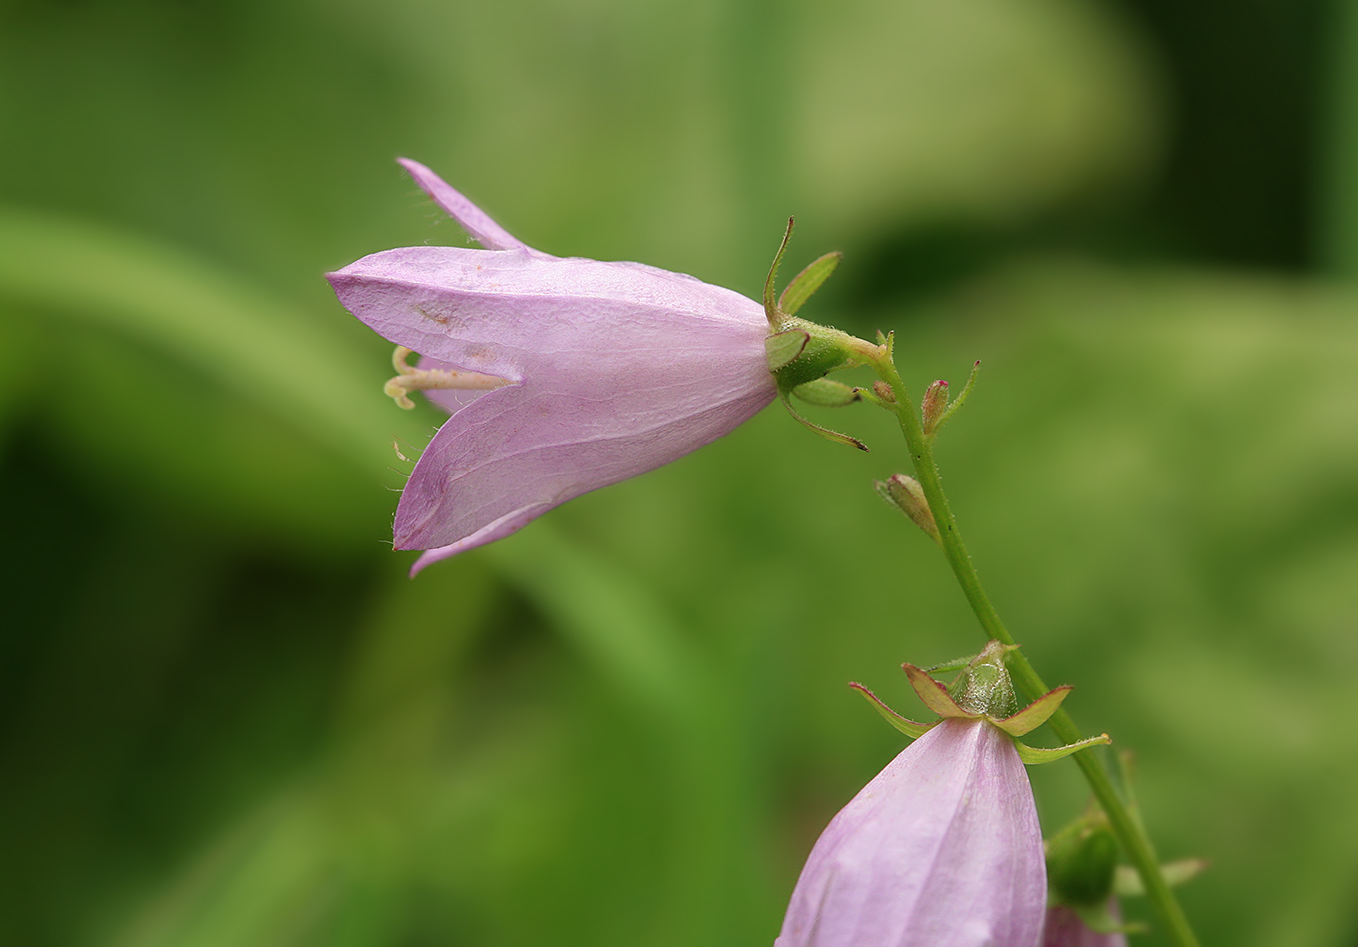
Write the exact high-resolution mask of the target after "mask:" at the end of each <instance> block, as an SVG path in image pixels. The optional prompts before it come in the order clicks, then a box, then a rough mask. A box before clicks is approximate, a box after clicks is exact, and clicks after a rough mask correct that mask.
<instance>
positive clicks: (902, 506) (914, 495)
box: [876, 474, 940, 542]
mask: <svg viewBox="0 0 1358 947" xmlns="http://www.w3.org/2000/svg"><path fill="white" fill-rule="evenodd" d="M876 487H877V492H878V493H879V494H881V496H882V499H883V500H886V501H887V502H888V503H890V504H891V505H892V506H894V507H896V509H898V510H900V511H901V512H902V513H904V514H905V515H906V516H908V517H910V521H911V522H912V523H914V524H915V525H916V526H918V527H919V528H920V529H922V530H924V531H925V532H926V533H928V534H929V535H930V536H932V537H933V538H934V542H939V541H940V540H939V535H938V524H937V523H935V522H934V514H933V511H932V510H930V509H929V501H928V500H927V499H925V496H924V488H923V487H921V486H920V484H919V481H918V480H916V479H915V478H914V477H907V476H906V475H905V474H892V475H891V477H890V479H887V480H879V481H877V483H876Z"/></svg>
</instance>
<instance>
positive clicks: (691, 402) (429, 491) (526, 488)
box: [328, 159, 778, 573]
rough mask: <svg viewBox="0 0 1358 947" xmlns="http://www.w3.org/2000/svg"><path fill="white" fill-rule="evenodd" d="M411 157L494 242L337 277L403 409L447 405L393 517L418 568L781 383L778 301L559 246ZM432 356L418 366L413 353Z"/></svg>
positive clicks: (391, 259) (686, 445)
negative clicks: (520, 235) (386, 346)
mask: <svg viewBox="0 0 1358 947" xmlns="http://www.w3.org/2000/svg"><path fill="white" fill-rule="evenodd" d="M401 164H402V165H403V166H404V167H405V169H406V170H407V171H409V172H410V174H411V176H412V177H414V179H415V182H416V183H417V184H418V185H419V186H420V187H421V188H422V189H423V190H424V191H425V193H427V194H428V195H429V196H430V197H431V198H433V200H434V201H435V203H437V204H438V205H439V206H440V207H442V208H443V209H444V210H445V211H447V212H448V213H449V214H450V215H452V217H453V218H454V219H455V220H456V221H457V222H458V223H459V224H461V225H462V227H463V229H464V230H466V231H467V233H468V234H469V235H470V236H471V237H472V238H473V239H475V240H476V241H477V242H478V243H480V244H481V245H482V246H483V247H484V248H485V249H483V250H478V249H471V248H463V247H432V246H426V247H405V248H401V249H396V250H385V251H383V252H381V253H374V254H372V255H370V256H366V257H364V258H363V259H361V260H359V261H358V262H356V263H352V264H350V265H349V266H346V267H344V268H343V269H342V270H339V271H338V272H335V273H331V274H329V275H328V279H329V280H330V283H331V285H332V286H333V287H334V289H335V293H336V294H337V295H338V296H339V299H340V302H341V303H343V304H344V306H345V308H347V309H348V310H349V311H350V312H352V313H353V314H354V315H355V316H357V317H358V318H359V319H360V320H362V321H363V322H364V323H366V324H367V325H368V326H370V327H371V328H372V329H374V330H376V331H377V332H378V333H379V334H380V335H382V336H384V337H385V338H386V339H388V340H389V341H391V342H393V343H395V344H396V345H397V346H398V348H397V356H396V364H397V370H398V371H399V372H400V374H399V375H398V376H397V377H396V378H394V379H393V380H392V382H390V383H389V384H388V393H389V394H392V395H393V396H394V397H396V398H397V400H398V402H400V403H402V405H403V406H407V407H408V406H410V404H411V403H410V402H409V400H408V399H407V398H406V397H405V394H406V391H407V390H411V389H420V390H424V391H425V393H426V395H427V396H428V397H429V398H430V399H431V400H433V401H434V402H435V403H437V404H439V405H440V406H442V407H443V408H444V409H446V410H447V411H449V412H450V414H451V417H449V419H448V420H447V421H446V422H444V424H443V426H442V427H441V428H440V429H439V431H438V433H437V434H435V435H434V438H433V440H432V441H430V443H429V446H428V447H427V448H426V450H425V451H424V453H423V455H422V456H421V457H420V459H419V461H418V462H417V463H416V464H415V468H414V470H413V471H412V472H411V475H410V479H409V481H408V482H407V483H406V487H405V490H404V492H403V493H402V494H401V501H400V503H399V505H398V506H397V510H396V521H395V527H394V532H395V547H396V548H397V549H419V550H424V551H425V552H424V555H422V556H420V557H419V559H418V560H417V561H416V563H415V566H414V568H413V569H412V573H414V572H418V571H419V570H420V569H422V568H424V567H425V566H427V565H429V564H430V563H433V562H437V561H439V560H441V559H446V558H448V557H449V556H454V555H457V554H458V553H460V552H464V551H466V550H468V549H474V548H475V547H477V546H481V545H484V544H486V543H489V542H493V541H495V540H497V539H501V538H503V537H505V536H508V535H509V534H510V533H513V532H514V531H516V530H518V529H519V528H521V527H522V526H524V525H525V524H527V523H528V522H530V521H531V520H533V519H535V518H536V517H538V516H541V515H542V514H543V513H546V512H547V511H548V510H550V509H552V508H553V507H556V506H559V505H560V504H562V503H565V502H566V501H567V500H570V499H572V498H573V497H577V496H579V495H580V494H582V493H587V492H588V491H590V490H594V489H596V488H598V487H603V486H607V485H608V484H612V483H617V482H618V481H620V480H625V479H627V478H629V477H635V476H637V475H638V474H642V473H645V472H646V471H649V470H653V469H655V468H656V467H659V466H661V465H663V464H667V463H669V462H670V461H672V460H676V459H678V458H680V457H682V456H684V455H685V454H687V453H689V452H690V451H694V450H697V449H698V448H699V447H702V446H704V445H705V444H708V443H711V442H712V441H714V440H716V439H717V438H719V437H721V436H722V435H724V434H727V433H728V432H730V431H731V430H733V429H734V428H736V427H737V426H739V425H740V424H742V423H743V422H745V421H746V420H748V419H749V418H751V417H752V416H753V415H754V414H755V413H757V412H758V411H759V410H760V409H761V408H763V407H764V406H765V405H767V404H769V403H770V402H771V401H772V400H773V399H774V397H775V396H776V395H777V394H778V388H777V384H776V382H775V379H774V376H773V375H772V374H771V373H770V370H769V364H768V358H767V356H766V353H765V342H764V339H765V336H767V335H768V333H769V324H768V322H767V321H766V314H765V310H764V308H763V307H762V306H761V305H760V303H757V302H755V301H754V300H752V299H748V298H746V297H745V296H742V295H740V294H739V293H736V292H733V291H731V290H728V289H722V288H721V287H718V286H712V285H709V284H707V283H704V282H702V281H700V280H697V279H695V278H693V277H691V276H685V275H683V274H680V273H671V272H668V271H666V270H661V269H656V268H655V267H650V266H645V265H643V264H640V263H621V262H619V263H607V262H599V261H596V260H586V259H577V258H563V257H555V256H551V255H550V254H547V253H543V252H542V251H540V250H534V249H532V248H531V247H528V246H526V245H525V244H524V243H523V242H522V241H520V240H518V239H516V238H515V237H513V236H511V235H510V234H509V233H508V232H507V231H505V230H504V228H502V227H500V225H499V224H497V223H495V221H493V220H491V219H490V217H488V216H487V215H486V214H485V213H484V212H483V211H481V209H480V208H478V207H476V206H475V205H474V204H472V203H471V202H470V201H469V200H467V199H466V198H465V197H463V196H462V195H461V194H460V193H458V192H457V191H455V190H454V189H453V188H452V187H450V186H449V185H448V184H446V183H445V182H444V181H442V180H441V179H440V178H439V177H438V176H437V175H435V174H434V173H433V172H432V171H430V170H429V169H428V168H426V167H425V166H424V165H422V164H419V163H418V162H415V161H410V160H408V159H402V160H401ZM412 352H413V353H418V354H419V355H420V356H421V360H420V362H419V364H418V367H411V366H409V365H408V364H407V363H406V358H407V356H408V355H409V354H411V353H412Z"/></svg>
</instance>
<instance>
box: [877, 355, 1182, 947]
mask: <svg viewBox="0 0 1358 947" xmlns="http://www.w3.org/2000/svg"><path fill="white" fill-rule="evenodd" d="M871 363H872V365H873V367H874V368H875V369H876V371H877V374H878V375H879V376H880V377H881V379H882V380H883V381H884V382H886V383H887V384H888V385H890V386H891V391H892V393H893V394H894V395H895V397H896V404H895V412H896V417H897V419H898V420H899V422H900V425H901V433H903V434H904V435H905V441H906V444H908V445H909V448H910V459H911V461H913V463H914V466H915V478H916V479H917V480H919V483H920V486H921V487H923V489H924V495H925V497H926V498H927V499H928V500H929V508H930V509H931V510H932V511H933V514H934V521H935V522H936V523H937V524H938V532H939V537H940V541H941V544H942V547H943V555H944V556H946V557H947V560H948V565H950V566H951V567H952V571H953V574H954V575H956V576H957V581H958V582H959V583H960V584H961V586H962V592H963V594H964V595H966V597H967V601H968V602H969V603H970V604H971V608H972V611H974V612H975V613H976V617H977V618H978V619H979V620H980V622H981V627H982V628H983V629H984V630H985V633H986V634H987V635H988V636H989V637H990V638H993V639H995V640H997V641H1001V642H1003V643H1005V644H1014V643H1015V642H1014V637H1013V635H1011V634H1009V629H1007V628H1005V627H1004V622H1003V621H1001V620H1000V614H999V612H997V611H996V610H995V606H994V605H993V604H992V603H991V601H990V596H989V595H987V594H986V591H985V588H984V587H982V585H981V578H980V576H979V575H977V574H976V567H975V566H974V565H972V562H971V556H970V555H968V554H967V549H966V546H964V545H963V544H962V535H961V533H960V532H958V529H957V520H956V519H955V518H954V517H953V514H952V508H951V507H949V505H948V498H947V496H946V495H945V494H944V492H943V482H942V480H941V479H940V477H939V474H938V465H937V464H936V463H935V462H934V452H933V447H932V445H931V444H930V439H929V438H928V437H927V436H926V435H925V433H924V428H923V425H922V424H921V423H920V419H919V418H918V417H917V416H916V414H915V409H914V406H913V405H912V404H911V402H910V397H909V395H908V394H907V393H906V390H905V384H904V382H902V381H901V376H900V372H898V371H897V370H896V366H895V364H894V362H892V360H891V357H890V355H889V350H888V349H885V348H884V349H882V350H881V354H880V356H879V357H877V358H874V359H872V360H871ZM1008 665H1009V670H1010V674H1011V675H1012V676H1013V678H1014V682H1015V683H1016V684H1017V685H1018V686H1019V689H1020V690H1022V691H1023V692H1024V693H1025V694H1026V695H1028V697H1029V699H1036V698H1038V697H1040V696H1041V695H1043V694H1045V693H1047V691H1049V690H1051V688H1050V687H1048V686H1047V684H1046V683H1045V682H1044V681H1043V680H1042V678H1041V677H1040V676H1038V673H1037V671H1035V670H1034V669H1033V666H1032V665H1031V664H1030V663H1029V662H1028V659H1027V657H1025V656H1024V654H1023V652H1022V651H1014V652H1011V653H1010V657H1009V660H1008ZM1048 723H1049V724H1050V725H1051V728H1052V730H1053V731H1055V732H1056V735H1057V736H1058V737H1059V738H1060V739H1061V741H1062V742H1063V743H1067V744H1069V743H1075V742H1077V741H1079V740H1080V739H1081V738H1082V737H1081V733H1080V728H1079V727H1077V726H1076V725H1075V721H1074V720H1073V719H1072V718H1071V716H1070V714H1069V713H1068V712H1067V711H1065V710H1064V709H1062V710H1058V711H1057V712H1056V713H1055V714H1053V715H1052V717H1051V719H1050V720H1049V721H1048ZM1074 759H1075V762H1076V763H1078V764H1079V766H1080V770H1081V771H1082V772H1083V773H1084V776H1085V779H1086V780H1087V781H1088V782H1089V786H1090V788H1091V789H1092V790H1093V792H1094V797H1095V798H1096V799H1098V800H1099V805H1100V806H1101V807H1102V808H1103V811H1104V813H1105V814H1106V815H1107V816H1108V821H1109V823H1110V825H1111V826H1112V829H1113V832H1114V834H1115V835H1117V837H1118V841H1120V842H1121V843H1122V848H1123V851H1125V852H1126V853H1127V857H1128V859H1130V860H1131V862H1132V864H1133V865H1134V866H1135V867H1136V870H1137V873H1138V874H1140V875H1141V881H1142V883H1143V884H1144V885H1145V887H1146V896H1147V897H1148V898H1149V899H1150V902H1151V905H1152V907H1154V909H1155V911H1156V913H1157V914H1158V915H1159V917H1160V921H1161V923H1162V924H1163V925H1164V926H1165V929H1166V931H1167V932H1168V934H1169V937H1170V940H1171V941H1172V942H1173V943H1175V944H1177V945H1179V947H1198V939H1197V936H1196V935H1194V933H1193V929H1192V927H1190V926H1189V923H1188V918H1187V917H1186V916H1185V915H1184V912H1183V908H1182V907H1180V905H1179V902H1178V900H1177V899H1176V898H1175V897H1174V893H1173V892H1172V891H1171V890H1170V888H1169V885H1168V884H1167V883H1166V881H1165V877H1164V875H1163V874H1162V873H1161V871H1160V861H1159V859H1158V858H1157V857H1156V855H1155V849H1154V848H1153V847H1152V846H1151V841H1150V838H1149V837H1148V836H1147V835H1146V831H1145V829H1144V828H1143V827H1142V826H1141V823H1140V821H1139V820H1138V819H1137V818H1136V817H1135V816H1134V815H1133V813H1132V812H1131V810H1129V809H1128V808H1127V806H1126V804H1125V803H1124V802H1123V801H1122V798H1121V797H1120V796H1118V794H1117V791H1116V790H1115V789H1114V788H1113V781H1112V780H1111V779H1110V778H1109V776H1108V771H1107V769H1105V768H1104V765H1103V762H1102V760H1100V758H1099V757H1098V756H1096V755H1095V754H1093V753H1090V752H1087V751H1081V752H1079V753H1076V754H1075V756H1074Z"/></svg>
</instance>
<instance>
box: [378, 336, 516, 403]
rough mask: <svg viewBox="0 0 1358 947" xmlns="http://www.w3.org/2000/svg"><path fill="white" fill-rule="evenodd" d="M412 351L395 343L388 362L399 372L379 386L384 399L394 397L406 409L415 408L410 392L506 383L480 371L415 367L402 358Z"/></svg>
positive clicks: (488, 388) (484, 387)
mask: <svg viewBox="0 0 1358 947" xmlns="http://www.w3.org/2000/svg"><path fill="white" fill-rule="evenodd" d="M414 351H415V350H414V349H408V348H406V347H405V346H404V345H398V346H396V351H395V352H393V353H392V356H391V364H392V367H393V368H395V369H396V371H397V372H399V373H400V374H398V375H397V376H396V377H395V378H393V379H392V380H391V381H389V382H387V383H386V384H385V385H384V386H383V387H382V392H383V393H384V394H385V395H386V396H387V397H388V398H392V399H394V400H395V402H396V403H397V404H398V405H400V406H401V407H402V408H405V409H406V410H407V411H409V410H410V409H411V408H413V407H415V402H413V401H411V400H410V397H409V394H410V392H412V391H428V390H430V389H443V390H448V389H455V390H460V391H491V390H492V389H495V388H502V387H504V386H505V385H507V384H509V382H507V381H505V380H504V379H503V378H498V377H496V376H495V375H483V374H481V373H480V372H456V371H451V370H445V369H425V368H416V367H415V366H413V365H411V364H410V363H409V362H407V361H406V359H408V358H409V357H410V356H411V355H412V354H413V353H414Z"/></svg>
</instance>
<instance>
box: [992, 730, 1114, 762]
mask: <svg viewBox="0 0 1358 947" xmlns="http://www.w3.org/2000/svg"><path fill="white" fill-rule="evenodd" d="M1112 742H1113V740H1112V738H1111V737H1110V736H1108V734H1106V733H1100V734H1099V735H1098V736H1096V737H1090V738H1089V739H1087V740H1081V741H1080V742H1078V743H1070V744H1067V745H1066V746H1058V747H1053V748H1052V749H1046V748H1044V747H1036V746H1028V745H1027V744H1026V743H1020V742H1019V741H1018V740H1015V741H1014V747H1015V749H1017V750H1018V755H1019V759H1021V760H1023V762H1025V763H1027V764H1028V765H1029V766H1036V765H1037V764H1038V763H1051V762H1054V761H1056V760H1060V759H1064V758H1066V757H1067V756H1070V754H1072V753H1078V752H1079V751H1080V750H1083V749H1086V748H1088V747H1091V746H1100V745H1102V744H1106V743H1112Z"/></svg>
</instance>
